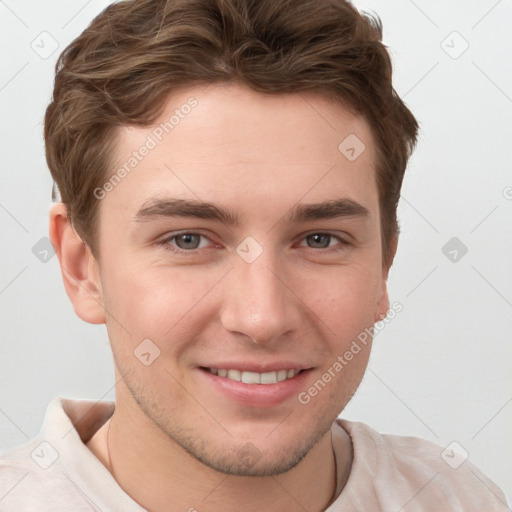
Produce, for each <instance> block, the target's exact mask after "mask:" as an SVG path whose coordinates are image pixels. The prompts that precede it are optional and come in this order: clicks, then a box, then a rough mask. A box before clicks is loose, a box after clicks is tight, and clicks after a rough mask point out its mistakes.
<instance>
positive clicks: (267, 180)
mask: <svg viewBox="0 0 512 512" xmlns="http://www.w3.org/2000/svg"><path fill="white" fill-rule="evenodd" d="M380 40H381V28H380V26H379V25H378V23H376V22H375V21H374V20H371V19H367V18H364V17H362V16H361V15H360V14H359V13H358V12H357V11H356V10H355V9H354V8H352V7H351V6H350V5H349V4H347V3H344V2H342V1H340V0H336V1H331V0H315V1H310V0H309V1H306V0H296V1H290V2H284V1H283V2H275V1H271V0H263V1H249V0H216V1H212V0H208V1H205V0H204V1H201V0H181V1H179V0H171V1H169V2H163V1H156V0H138V1H135V0H130V1H122V2H119V3H116V4H114V5H112V6H110V7H109V8H108V9H107V10H105V11H104V12H103V13H102V14H100V15H99V16H98V17H97V18H96V19H95V20H94V21H93V23H92V24H91V26H90V27H88V28H87V29H86V30H85V31H84V32H83V34H82V35H81V36H80V37H78V38H77V39H76V40H75V41H74V42H73V43H72V44H71V45H70V46H69V47H68V48H67V49H66V50H65V51H64V53H63V55H62V56H61V58H60V60H59V63H58V66H57V68H58V69H57V75H56V82H55V89H54V96H53V99H52V103H51V104H50V106H49V107H48V110H47V113H46V118H45V141H46V148H47V159H48V164H49V167H50V170H51V172H52V175H53V177H54V179H55V182H56V183H57V186H58V189H59V192H60V195H61V202H59V203H57V204H55V205H54V206H53V207H52V209H51V213H50V237H51V240H52V243H53V245H54V247H55V250H56V253H57V255H58V257H59V262H60V265H61V269H62V276H63V279H64V284H65V287H66V291H67V293H68V295H69V297H70V299H71V301H72V303H73V306H74V309H75V312H76V313H77V315H78V316H79V317H80V318H81V319H83V320H84V321H86V322H89V323H99V324H101V323H105V325H106V327H107V331H108V335H109V339H110V342H111V346H112V351H113V355H114V361H115V370H116V402H115V404H111V403H93V402H86V401H79V400H66V399H56V400H55V401H53V402H52V403H51V404H50V406H49V408H48V412H47V416H46V418H45V423H44V425H43V428H42V431H41V434H40V436H38V437H37V438H36V439H34V440H32V441H30V442H29V443H27V444H25V445H23V446H21V447H19V448H16V449H14V450H11V451H10V452H8V453H7V454H5V455H4V457H3V460H2V466H1V468H2V469H1V471H0V475H1V478H2V482H3V483H2V486H3V489H2V491H3V492H2V496H4V498H3V499H2V501H1V502H0V506H1V510H17V511H21V510H52V511H60V510H74V511H81V510H84V511H85V510H119V511H132V510H133V511H140V510H151V511H164V510H165V511H168V510H171V511H181V510H189V511H193V510H198V511H217V510H228V511H234V510H240V509H246V510H268V511H273V510H282V511H295V510H311V511H320V510H330V511H352V510H365V511H366V510H386V511H387V510H397V511H398V510H407V511H410V510H416V511H427V510H428V511H434V510H435V511H439V510H464V511H466V510H478V511H480V510H486V511H493V510H496V511H499V510H506V504H505V498H504V496H503V494H502V493H501V491H500V490H499V489H498V488H497V487H496V486H495V485H494V484H493V483H492V482H490V481H489V480H488V479H487V478H486V477H485V476H484V475H482V474H481V473H480V472H479V471H478V470H477V469H476V468H475V467H474V466H472V465H471V464H470V463H469V462H465V463H464V464H462V465H461V466H460V467H459V468H458V469H457V470H454V469H452V468H451V467H449V466H448V465H446V464H445V462H444V461H443V460H442V459H441V457H440V452H441V448H439V447H437V446H435V445H432V444H431V443H428V442H426V441H422V440H419V439H415V438H404V437H402V438H400V437H395V436H386V435H380V434H378V433H377V432H375V431H374V430H372V429H371V428H370V427H368V426H366V425H363V424H358V423H351V422H348V421H337V419H336V418H337V416H338V415H339V414H340V413H341V411H342V410H343V409H344V407H345V405H346V404H347V403H348V401H349V400H350V398H351V397H352V395H353V394H354V393H355V391H356V389H357V387H358V385H359V383H360V381H361V379H362V377H363V374H364V371H365V368H366V364H367V361H368V357H369V353H370V349H371V333H372V329H373V326H374V324H375V323H376V322H379V321H383V320H384V319H385V318H386V315H387V314H388V311H393V308H391V309H390V302H389V298H388V293H387V288H386V279H387V275H388V271H389V268H390V266H391V264H392V261H393V257H394V254H395V251H396V247H397V237H398V227H397V220H396V206H397V202H398V198H399V194H400V186H401V182H402V178H403V174H404V172H405V167H406V163H407V159H408V157H409V156H410V153H411V151H412V148H413V146H414V144H415V140H416V134H417V123H416V121H415V119H414V117H413V116H412V114H411V113H410V112H409V110H408V109H407V108H406V106H405V105H404V104H403V102H402V101H401V100H400V99H399V98H398V97H397V95H396V93H395V92H394V90H393V88H392V84H391V65H390V61H389V57H388V54H387V52H386V50H385V48H384V46H383V45H382V43H381V42H380Z"/></svg>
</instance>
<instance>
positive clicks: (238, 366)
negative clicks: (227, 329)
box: [200, 361, 311, 373]
mask: <svg viewBox="0 0 512 512" xmlns="http://www.w3.org/2000/svg"><path fill="white" fill-rule="evenodd" d="M200 368H216V369H217V370H219V369H224V370H240V371H242V372H256V373H267V372H277V371H279V370H297V371H300V370H308V369H309V368H311V366H305V365H304V364H301V363H296V362H293V361H280V362H272V363H249V362H234V361H233V362H220V363H208V364H204V365H200Z"/></svg>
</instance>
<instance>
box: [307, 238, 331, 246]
mask: <svg viewBox="0 0 512 512" xmlns="http://www.w3.org/2000/svg"><path fill="white" fill-rule="evenodd" d="M310 239H311V241H312V242H313V246H314V247H321V248H325V247H328V245H329V235H311V236H310Z"/></svg>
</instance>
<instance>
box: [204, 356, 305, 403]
mask: <svg viewBox="0 0 512 512" xmlns="http://www.w3.org/2000/svg"><path fill="white" fill-rule="evenodd" d="M219 366H220V365H219ZM286 366H287V365H286V363H285V364H283V367H281V368H279V367H277V366H274V368H272V369H270V368H254V367H250V366H249V367H248V368H247V367H246V368H229V367H228V368H216V367H208V366H200V367H198V370H200V372H199V373H200V375H202V376H203V378H202V380H203V382H205V383H206V385H207V386H208V390H209V391H208V392H214V393H216V394H217V393H220V395H217V396H221V397H224V398H223V399H227V400H228V401H229V402H230V403H233V402H236V403H238V404H239V405H242V406H244V407H258V408H267V409H269V408H272V407H275V406H278V405H279V404H282V403H284V402H286V401H288V400H293V399H294V397H296V396H297V395H298V393H300V391H301V390H303V388H304V387H305V386H306V383H307V382H308V380H309V377H308V376H309V375H310V374H311V372H312V371H313V368H290V367H286ZM290 366H291V365H290ZM256 369H258V370H267V371H263V372H257V371H254V370H256Z"/></svg>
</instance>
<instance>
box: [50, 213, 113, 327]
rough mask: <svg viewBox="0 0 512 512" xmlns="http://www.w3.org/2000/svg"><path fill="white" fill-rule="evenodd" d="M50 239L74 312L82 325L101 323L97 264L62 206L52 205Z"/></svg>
mask: <svg viewBox="0 0 512 512" xmlns="http://www.w3.org/2000/svg"><path fill="white" fill-rule="evenodd" d="M50 240H51V242H52V245H53V248H54V249H55V253H56V254H57V257H58V258H59V263H60V269H61V273H62V279H63V281H64V287H65V289H66V293H67V294H68V297H69V298H70V300H71V302H72V304H73V308H74V310H75V313H76V314H77V315H78V316H79V317H80V318H81V319H82V320H84V321H85V322H89V323H91V324H104V323H105V310H104V307H103V299H102V293H101V282H100V279H99V265H98V262H97V260H96V259H95V258H94V256H93V255H92V253H91V250H90V249H89V247H88V246H87V245H86V244H85V243H84V242H83V241H82V239H81V238H80V237H79V236H78V234H77V233H76V231H75V229H74V228H73V226H72V225H71V223H70V221H69V217H68V213H67V208H66V206H65V205H64V204H63V203H57V204H54V205H52V207H51V209H50Z"/></svg>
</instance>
